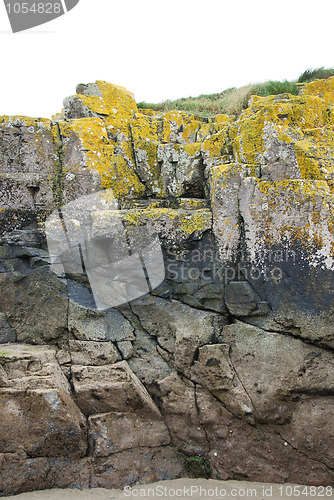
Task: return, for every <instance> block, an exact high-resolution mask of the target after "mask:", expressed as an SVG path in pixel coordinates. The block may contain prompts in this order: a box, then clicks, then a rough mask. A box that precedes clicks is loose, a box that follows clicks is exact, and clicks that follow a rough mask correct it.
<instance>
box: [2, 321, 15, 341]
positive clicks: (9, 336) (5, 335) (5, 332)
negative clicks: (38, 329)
mask: <svg viewBox="0 0 334 500" xmlns="http://www.w3.org/2000/svg"><path fill="white" fill-rule="evenodd" d="M7 342H16V332H15V330H14V328H11V327H10V326H9V324H8V322H7V320H6V316H5V315H4V314H3V313H1V314H0V344H7Z"/></svg>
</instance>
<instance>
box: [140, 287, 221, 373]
mask: <svg viewBox="0 0 334 500" xmlns="http://www.w3.org/2000/svg"><path fill="white" fill-rule="evenodd" d="M132 310H133V311H134V312H135V314H136V315H137V317H139V318H140V323H141V325H142V327H143V328H144V329H145V330H146V331H147V332H149V334H150V335H151V336H153V337H155V338H156V340H157V343H158V345H159V346H160V348H161V349H163V350H164V351H167V352H169V353H170V354H171V355H172V358H174V361H175V368H176V369H177V370H178V371H180V372H182V373H185V374H188V372H189V369H190V367H191V365H192V363H193V360H194V356H195V353H196V351H197V349H198V347H199V346H201V345H204V344H209V343H211V342H214V341H215V339H216V338H218V335H219V334H220V331H221V329H222V326H223V324H224V323H223V321H222V320H221V318H220V317H219V315H217V314H215V313H213V312H207V311H199V310H197V309H193V308H191V307H189V306H187V305H184V304H181V303H180V302H177V301H172V300H165V299H161V298H159V297H150V296H148V297H145V298H143V299H138V300H136V301H135V302H133V303H132Z"/></svg>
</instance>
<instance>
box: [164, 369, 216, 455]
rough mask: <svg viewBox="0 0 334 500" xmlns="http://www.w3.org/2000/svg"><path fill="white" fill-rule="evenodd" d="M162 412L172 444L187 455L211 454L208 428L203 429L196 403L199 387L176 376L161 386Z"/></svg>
mask: <svg viewBox="0 0 334 500" xmlns="http://www.w3.org/2000/svg"><path fill="white" fill-rule="evenodd" d="M159 389H160V393H161V412H162V414H163V415H164V418H165V421H166V425H167V427H168V430H169V432H170V435H171V438H172V443H173V444H176V443H177V447H178V449H180V450H181V451H182V452H183V453H184V454H185V455H190V456H193V455H203V454H205V453H206V452H207V451H208V443H207V438H206V433H205V428H204V427H202V425H201V423H200V420H199V415H198V407H197V401H196V385H195V384H194V383H193V382H191V381H190V380H187V379H185V378H183V377H182V376H179V375H177V374H176V373H173V374H172V375H171V376H169V377H166V378H165V379H163V380H162V381H161V382H160V383H159Z"/></svg>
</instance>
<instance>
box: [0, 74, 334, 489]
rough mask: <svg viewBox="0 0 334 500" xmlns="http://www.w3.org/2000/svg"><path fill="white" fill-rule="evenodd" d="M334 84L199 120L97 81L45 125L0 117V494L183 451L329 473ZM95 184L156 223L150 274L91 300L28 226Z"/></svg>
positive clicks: (298, 474) (168, 468) (105, 221)
mask: <svg viewBox="0 0 334 500" xmlns="http://www.w3.org/2000/svg"><path fill="white" fill-rule="evenodd" d="M333 96H334V78H329V79H328V80H326V81H323V80H319V81H316V82H312V83H310V84H305V85H304V87H303V89H302V90H301V93H300V95H299V96H292V95H288V94H284V95H279V96H271V97H266V98H263V97H253V98H252V100H251V102H250V105H249V107H248V108H247V109H246V110H245V111H243V113H242V114H241V115H240V116H239V117H238V118H235V117H229V116H225V115H218V116H216V117H215V118H210V119H204V118H198V117H196V116H190V115H188V114H186V113H181V112H177V111H174V112H168V113H164V114H158V113H156V112H153V111H151V110H141V109H138V108H137V105H136V102H135V101H134V98H133V96H132V94H130V93H129V92H127V91H126V90H125V89H124V88H122V87H118V86H115V85H111V84H108V83H106V82H102V81H97V82H96V83H94V84H88V85H83V84H81V85H79V86H78V88H77V94H76V95H75V96H72V97H69V98H67V99H65V101H64V106H65V108H64V110H63V112H62V113H61V114H60V115H57V116H56V117H55V118H54V120H53V121H50V120H46V119H37V118H36V119H32V118H27V117H8V116H4V117H2V118H1V120H0V121H1V123H0V134H1V135H0V193H1V207H0V220H1V222H0V224H1V235H0V287H1V302H0V343H1V346H0V399H1V419H0V495H10V494H16V493H19V492H24V491H29V490H34V489H43V488H51V487H57V488H59V487H79V488H80V487H89V486H91V487H123V486H125V485H128V484H134V483H135V482H137V481H139V482H150V481H156V480H160V479H168V478H176V477H180V476H185V475H189V474H191V473H192V472H191V471H192V470H193V468H192V467H191V465H192V464H194V463H197V464H198V463H201V464H202V469H203V470H205V471H206V474H207V475H210V474H211V475H212V477H217V478H221V479H246V480H247V479H248V480H251V481H266V482H267V481H274V482H295V483H302V484H310V485H333V482H334V456H333V450H334V421H333V411H334V356H333V349H334V317H333V304H334V286H333V285H334V281H333V267H334V261H333V258H334V219H333V215H334V197H333V193H334V191H333V189H334V121H333V116H334V108H333V106H334V97H333ZM106 189H112V190H113V193H114V195H115V197H116V203H117V206H118V209H119V212H118V213H119V217H120V219H119V220H121V221H122V224H124V225H125V226H126V227H128V228H130V229H131V228H136V229H138V228H139V229H141V228H144V227H145V228H149V230H150V231H152V232H155V233H157V234H158V235H159V239H160V242H161V246H162V250H163V255H164V265H165V279H164V281H163V282H162V283H161V284H160V285H159V286H158V287H157V288H155V289H154V290H152V291H151V293H150V294H147V295H145V296H142V297H140V298H138V299H136V300H134V301H132V302H130V303H127V304H123V305H120V306H117V307H116V308H110V309H107V310H105V311H97V310H96V308H95V307H94V300H93V297H92V293H91V289H90V286H89V282H88V280H87V278H86V277H85V276H83V275H76V274H75V273H72V274H68V275H66V279H63V278H62V279H60V278H58V277H57V276H56V275H55V274H54V273H53V272H52V271H51V269H50V257H49V254H48V251H47V244H46V238H45V231H44V222H45V220H46V219H47V217H48V216H49V215H50V214H51V212H52V211H53V210H54V209H57V208H60V207H61V206H63V205H64V204H67V203H69V202H71V201H73V200H76V199H77V198H79V197H81V196H84V195H88V194H92V193H95V192H98V191H101V190H106ZM109 226H110V218H108V217H107V218H104V217H103V216H99V217H96V219H95V220H94V225H93V228H94V231H95V236H96V235H98V236H99V237H102V236H103V235H105V234H107V232H108V230H109ZM189 465H190V467H189Z"/></svg>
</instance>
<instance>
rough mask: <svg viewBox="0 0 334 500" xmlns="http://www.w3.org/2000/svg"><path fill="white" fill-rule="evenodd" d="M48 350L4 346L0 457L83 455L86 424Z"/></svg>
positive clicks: (17, 345) (53, 351)
mask: <svg viewBox="0 0 334 500" xmlns="http://www.w3.org/2000/svg"><path fill="white" fill-rule="evenodd" d="M55 354H56V353H55V350H54V349H52V348H49V347H37V346H36V347H35V346H34V347H32V346H25V345H23V344H14V345H12V344H6V345H4V346H3V351H1V353H0V365H1V373H2V374H3V376H2V380H1V388H0V400H1V408H2V410H1V421H0V453H12V454H15V453H18V452H19V453H21V454H23V456H28V457H31V458H33V457H64V458H80V457H84V456H85V455H86V448H87V441H86V422H85V419H84V417H83V415H82V414H81V412H80V410H79V408H78V407H77V406H76V405H75V403H74V402H73V399H72V398H71V394H70V387H69V385H68V382H67V380H66V378H65V377H64V375H63V373H62V371H61V370H60V368H59V365H58V363H57V360H56V357H55Z"/></svg>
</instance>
